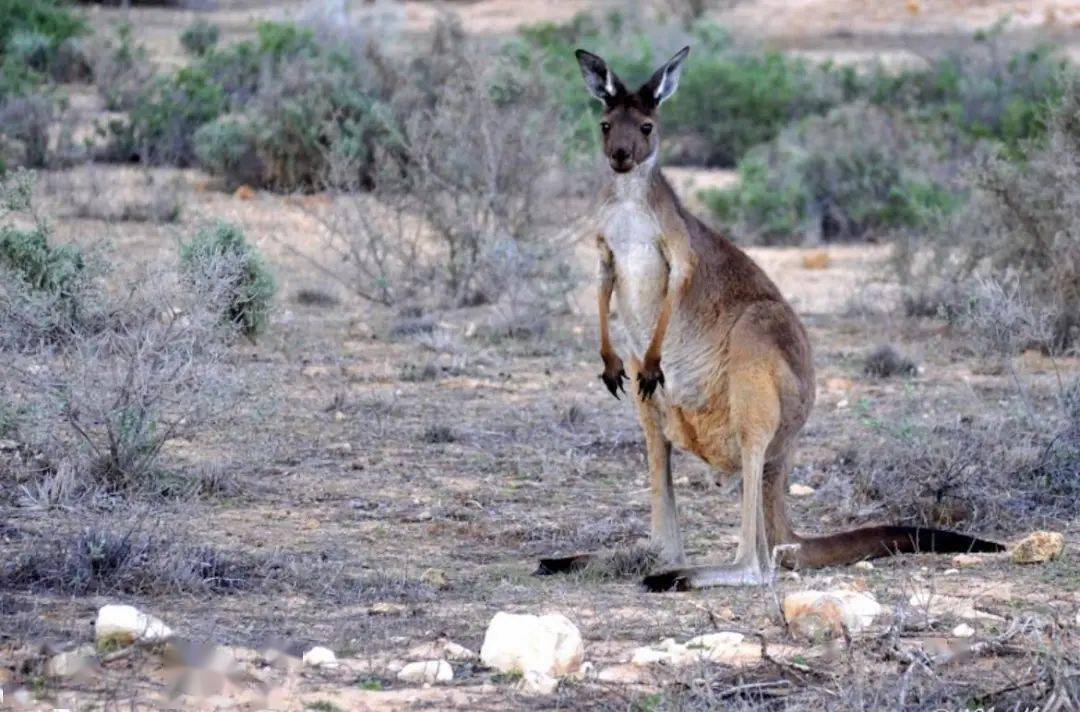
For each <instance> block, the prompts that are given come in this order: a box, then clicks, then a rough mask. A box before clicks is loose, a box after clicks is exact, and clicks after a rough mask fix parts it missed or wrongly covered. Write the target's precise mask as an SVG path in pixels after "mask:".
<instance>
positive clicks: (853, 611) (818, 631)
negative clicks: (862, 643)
mask: <svg viewBox="0 0 1080 712" xmlns="http://www.w3.org/2000/svg"><path fill="white" fill-rule="evenodd" d="M881 612H882V608H881V604H879V603H878V602H877V601H876V600H875V599H874V597H873V596H871V595H870V594H869V593H864V592H861V591H845V590H833V591H798V592H795V593H789V594H788V595H787V596H785V597H784V618H785V619H786V620H787V622H788V625H789V626H790V627H791V630H792V632H793V633H795V634H797V635H801V636H803V637H805V638H810V639H817V638H821V637H840V636H842V635H843V632H844V630H845V629H846V630H847V631H848V632H849V633H857V632H859V631H861V630H863V629H865V628H867V627H869V626H870V624H872V623H873V622H874V619H875V618H876V617H877V616H879V615H880V614H881Z"/></svg>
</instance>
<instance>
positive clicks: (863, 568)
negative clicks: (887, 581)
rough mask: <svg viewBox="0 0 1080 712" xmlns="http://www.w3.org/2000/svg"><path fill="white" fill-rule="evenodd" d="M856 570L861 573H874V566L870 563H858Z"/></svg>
mask: <svg viewBox="0 0 1080 712" xmlns="http://www.w3.org/2000/svg"><path fill="white" fill-rule="evenodd" d="M855 568H856V569H857V570H859V571H873V570H874V565H873V564H871V563H870V562H869V561H856V562H855Z"/></svg>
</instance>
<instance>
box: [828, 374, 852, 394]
mask: <svg viewBox="0 0 1080 712" xmlns="http://www.w3.org/2000/svg"><path fill="white" fill-rule="evenodd" d="M854 387H855V381H853V380H851V379H850V378H842V377H839V376H834V377H832V378H826V379H825V390H827V391H830V392H832V393H847V392H848V391H850V390H851V389H853V388H854Z"/></svg>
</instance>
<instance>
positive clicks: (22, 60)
mask: <svg viewBox="0 0 1080 712" xmlns="http://www.w3.org/2000/svg"><path fill="white" fill-rule="evenodd" d="M86 31H87V25H86V22H85V21H84V20H83V19H82V17H80V16H79V15H77V14H76V13H74V12H72V10H71V9H70V7H69V3H68V2H65V0H34V1H33V2H28V1H27V0H0V98H2V97H3V95H5V94H11V93H22V92H25V91H27V90H29V89H30V88H32V87H34V86H36V85H38V84H41V83H42V82H43V81H45V80H47V79H48V78H49V77H50V76H51V75H53V74H56V75H59V76H60V77H61V78H68V76H69V75H71V74H75V75H76V76H78V75H81V74H82V70H83V69H84V66H83V67H78V68H74V69H73V65H75V64H82V65H85V58H84V57H82V56H81V55H77V53H75V52H74V45H72V44H71V41H72V40H73V39H75V38H77V37H78V36H80V35H83V34H85V33H86Z"/></svg>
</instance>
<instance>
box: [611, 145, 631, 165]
mask: <svg viewBox="0 0 1080 712" xmlns="http://www.w3.org/2000/svg"><path fill="white" fill-rule="evenodd" d="M611 157H612V158H613V159H615V160H616V161H620V162H622V161H625V160H626V159H627V158H630V152H629V151H627V150H626V149H625V148H616V149H615V150H614V151H612V152H611Z"/></svg>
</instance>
